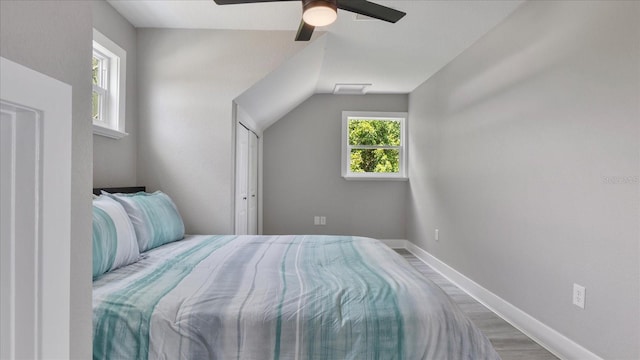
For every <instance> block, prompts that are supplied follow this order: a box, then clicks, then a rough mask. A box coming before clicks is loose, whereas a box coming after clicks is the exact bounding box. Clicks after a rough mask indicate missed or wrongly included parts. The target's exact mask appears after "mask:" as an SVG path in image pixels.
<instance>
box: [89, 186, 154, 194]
mask: <svg viewBox="0 0 640 360" xmlns="http://www.w3.org/2000/svg"><path fill="white" fill-rule="evenodd" d="M103 190H104V191H106V192H108V193H111V194H115V193H124V194H133V193H137V192H140V191H147V187H146V186H130V187H113V188H93V194H94V195H100V194H101V191H103Z"/></svg>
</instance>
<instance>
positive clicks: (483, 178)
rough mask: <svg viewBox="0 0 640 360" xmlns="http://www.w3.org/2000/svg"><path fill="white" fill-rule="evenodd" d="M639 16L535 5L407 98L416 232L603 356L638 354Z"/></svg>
mask: <svg viewBox="0 0 640 360" xmlns="http://www.w3.org/2000/svg"><path fill="white" fill-rule="evenodd" d="M638 19H640V3H638V2H623V1H612V2H578V1H562V2H556V1H539V2H528V3H525V4H524V5H523V6H522V7H521V8H519V9H518V10H516V12H515V13H514V14H513V15H512V16H511V17H510V18H508V19H507V20H506V21H505V22H504V23H503V24H501V25H500V26H498V27H497V28H495V29H494V30H493V31H491V32H490V33H489V34H488V35H486V36H485V37H484V38H482V39H481V40H480V41H479V42H477V43H476V44H474V45H473V46H472V47H471V48H469V49H468V50H466V51H465V52H464V53H462V54H461V55H460V56H459V57H457V58H456V59H455V60H454V61H453V62H452V63H450V64H449V65H448V66H447V67H445V68H444V69H443V70H441V71H440V72H439V73H437V74H436V75H434V76H433V77H432V78H431V79H430V80H428V81H427V82H426V83H424V84H423V85H421V86H420V87H419V88H418V89H416V90H415V91H414V92H413V93H412V94H411V96H410V99H409V102H410V107H409V112H410V115H409V116H410V119H411V131H410V146H411V147H410V149H411V151H410V157H409V162H410V167H409V170H410V173H411V182H410V190H409V192H408V193H409V196H408V198H409V202H408V207H409V208H408V222H409V224H408V238H409V239H410V240H411V241H412V242H414V243H415V244H416V245H418V246H420V247H422V248H423V249H426V250H427V251H429V252H430V253H431V254H433V255H435V256H436V257H438V258H439V259H440V260H442V261H444V262H446V263H447V264H448V265H450V266H452V267H453V268H455V269H457V270H458V271H460V272H461V273H463V274H465V275H466V276H467V277H469V278H471V279H472V280H474V281H476V282H477V283H479V284H480V285H482V286H484V287H485V288H487V289H489V290H490V291H492V292H493V293H495V294H497V295H498V296H500V297H502V298H503V299H505V300H507V301H508V302H510V303H511V304H513V305H515V306H517V307H518V308H520V309H522V310H524V311H525V312H527V313H528V314H530V315H532V316H534V317H535V318H537V319H538V320H540V321H542V322H544V323H545V324H547V325H549V326H551V327H552V328H554V329H556V330H558V331H560V332H561V333H563V334H565V335H566V336H568V337H569V338H571V339H573V340H574V341H576V342H577V343H579V344H581V345H582V346H584V347H586V348H588V349H590V350H591V351H592V352H594V353H596V354H598V355H599V356H601V357H603V358H605V359H638V358H640V349H639V346H640V345H639V344H640V334H639V329H640V323H639V322H640V309H639V307H640V305H639V304H640V298H639V295H640V288H639V286H640V274H639V259H638V255H639V252H638V244H639V239H640V234H639V228H638V224H639V223H638V218H639V214H640V209H639V201H638V199H639V195H640V192H639V183H638V176H639V175H640V169H639V165H640V156H639V154H640V141H639V140H640V139H639V131H640V108H639V105H638V104H639V99H640V89H639V87H640V21H638ZM435 228H439V229H440V241H439V242H435V241H434V237H433V233H434V229H435ZM574 282H575V283H578V284H581V285H583V286H585V287H586V289H587V291H586V309H585V310H581V309H579V308H578V307H575V306H573V305H572V304H571V293H572V285H573V283H574Z"/></svg>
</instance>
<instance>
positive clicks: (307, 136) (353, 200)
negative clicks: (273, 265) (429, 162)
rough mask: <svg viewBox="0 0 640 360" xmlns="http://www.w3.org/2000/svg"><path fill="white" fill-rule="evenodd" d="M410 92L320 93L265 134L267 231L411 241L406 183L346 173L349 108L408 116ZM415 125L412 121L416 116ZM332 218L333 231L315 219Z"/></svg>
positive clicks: (329, 223)
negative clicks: (345, 176) (407, 227)
mask: <svg viewBox="0 0 640 360" xmlns="http://www.w3.org/2000/svg"><path fill="white" fill-rule="evenodd" d="M407 101H408V96H407V95H364V96H346V95H327V94H323V95H314V96H312V97H311V98H309V99H308V100H307V101H305V102H303V103H302V104H301V105H299V106H298V107H297V108H295V109H294V110H293V111H291V112H290V113H289V114H287V115H286V116H285V117H283V118H282V119H280V120H279V121H278V122H276V123H275V124H273V125H272V126H271V127H269V128H268V129H267V130H265V131H264V136H263V149H264V157H263V161H264V170H263V178H264V185H263V199H264V205H263V222H264V227H263V230H264V233H265V234H336V235H338V234H339V235H360V236H370V237H376V238H380V239H405V197H406V194H405V193H406V189H407V182H404V181H347V180H344V179H343V178H342V176H341V170H340V166H341V162H340V158H341V151H342V143H341V136H342V111H394V112H406V111H407ZM409 127H411V119H409ZM316 215H319V216H326V217H327V225H326V226H316V225H313V217H314V216H316Z"/></svg>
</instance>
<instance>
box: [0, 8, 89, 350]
mask: <svg viewBox="0 0 640 360" xmlns="http://www.w3.org/2000/svg"><path fill="white" fill-rule="evenodd" d="M91 18H92V16H91V3H90V2H85V1H7V0H2V1H0V56H3V57H5V58H7V59H10V60H12V61H15V62H17V63H20V64H22V65H24V66H26V67H29V68H31V69H34V70H36V71H39V72H41V73H44V74H46V75H48V76H51V77H53V78H55V79H58V80H60V81H63V82H65V83H67V84H70V85H71V86H72V87H73V90H72V91H73V95H72V96H73V97H72V101H73V108H72V111H73V115H72V116H73V125H72V132H73V133H72V141H73V143H72V152H73V155H72V159H71V161H72V165H71V166H72V175H71V186H72V190H71V191H72V194H71V218H72V219H73V222H72V223H71V248H72V249H73V251H72V252H71V264H70V266H71V304H70V308H71V319H70V324H71V345H70V346H71V347H70V349H71V355H72V358H74V359H89V358H91V353H92V350H91V182H92V181H91V161H92V149H93V144H92V137H91V122H90V121H89V119H90V117H91V38H92V33H91V32H92V29H91Z"/></svg>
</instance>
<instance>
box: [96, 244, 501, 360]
mask: <svg viewBox="0 0 640 360" xmlns="http://www.w3.org/2000/svg"><path fill="white" fill-rule="evenodd" d="M94 243H95V242H94ZM94 246H95V245H94ZM93 347H94V359H328V360H330V359H382V360H387V359H499V357H498V355H497V354H496V352H495V350H494V349H493V347H492V346H491V344H490V343H489V341H488V340H487V338H486V337H485V336H484V335H483V334H482V333H481V332H480V331H479V330H478V329H477V328H476V327H475V326H474V325H473V324H472V323H471V321H470V320H469V319H468V318H467V317H466V316H465V315H464V314H463V313H462V312H461V311H460V309H459V308H458V307H457V306H456V305H455V304H454V303H453V301H452V300H451V299H450V298H449V297H448V296H447V295H446V294H445V293H444V292H443V291H442V290H441V289H440V288H439V287H438V286H437V285H435V284H433V283H432V282H430V281H428V280H427V279H425V278H424V277H423V276H422V275H421V274H420V273H419V272H417V270H415V269H414V268H413V267H412V266H411V265H409V264H408V263H407V262H406V261H405V260H404V259H403V258H402V257H401V256H400V255H398V254H396V253H395V252H394V251H393V250H391V249H389V248H388V247H386V246H385V245H384V244H382V243H381V242H380V241H377V240H374V239H370V238H364V237H351V236H317V235H316V236H294V235H287V236H251V235H249V236H232V235H187V236H184V238H183V239H181V240H178V241H173V242H169V243H166V244H162V245H160V246H157V247H154V248H152V249H150V250H146V251H143V252H142V253H141V255H140V257H139V258H137V259H136V261H134V262H132V263H130V264H128V265H126V266H121V267H118V268H116V269H113V270H111V271H107V272H105V273H103V274H101V275H99V276H98V277H96V278H95V279H94V282H93Z"/></svg>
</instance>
